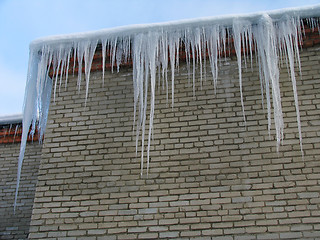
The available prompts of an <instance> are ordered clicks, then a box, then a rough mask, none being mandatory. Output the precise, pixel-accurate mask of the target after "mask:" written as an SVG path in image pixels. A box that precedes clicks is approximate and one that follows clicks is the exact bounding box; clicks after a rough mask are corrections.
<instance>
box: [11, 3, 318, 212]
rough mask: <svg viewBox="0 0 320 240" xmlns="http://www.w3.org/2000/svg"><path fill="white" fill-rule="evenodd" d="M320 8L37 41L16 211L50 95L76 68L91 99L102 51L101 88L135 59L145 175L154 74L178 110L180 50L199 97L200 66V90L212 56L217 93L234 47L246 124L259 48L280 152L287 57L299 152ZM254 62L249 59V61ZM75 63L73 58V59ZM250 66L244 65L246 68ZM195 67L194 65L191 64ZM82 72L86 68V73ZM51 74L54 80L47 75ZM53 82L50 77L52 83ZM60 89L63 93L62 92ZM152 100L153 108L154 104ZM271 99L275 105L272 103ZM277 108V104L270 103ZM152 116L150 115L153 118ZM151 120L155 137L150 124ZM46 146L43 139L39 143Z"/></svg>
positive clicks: (137, 119)
mask: <svg viewBox="0 0 320 240" xmlns="http://www.w3.org/2000/svg"><path fill="white" fill-rule="evenodd" d="M317 17H320V5H318V6H315V7H310V8H305V9H291V10H286V11H274V12H270V13H264V14H253V15H245V16H231V17H225V18H221V17H218V18H206V19H198V20H184V21H180V22H173V23H164V24H152V25H137V26H132V27H122V28H116V29H110V30H102V31H96V32H91V33H87V34H75V35H67V36H62V37H59V36H58V37H52V38H47V39H40V40H37V41H34V42H33V43H32V44H31V45H30V58H29V70H28V76H27V85H26V95H25V102H24V117H23V134H22V141H21V147H20V155H19V161H18V173H17V187H16V193H15V203H14V209H16V205H17V197H18V190H19V182H20V177H21V169H22V163H23V157H24V152H25V147H26V142H27V137H28V133H29V130H30V126H31V132H30V134H31V135H32V134H34V132H35V128H36V126H37V127H38V129H39V133H40V136H43V134H44V130H45V127H46V121H47V115H48V109H49V104H50V97H51V89H53V92H54V100H55V95H56V92H57V90H58V91H61V85H62V77H64V78H65V88H66V86H67V81H68V73H69V66H70V64H73V69H72V71H73V73H74V72H75V71H77V72H78V80H77V86H78V90H79V91H80V89H81V84H82V81H83V80H82V79H83V77H82V72H83V70H84V75H85V76H84V79H85V82H86V85H85V91H86V93H85V96H86V97H85V99H84V102H86V101H87V98H88V93H89V88H90V71H91V65H92V61H93V57H94V54H95V52H96V48H97V46H98V45H101V50H102V82H103V84H104V75H105V65H106V59H107V57H108V58H110V63H111V68H112V71H113V67H115V66H116V67H117V71H119V68H120V65H121V64H122V63H127V62H128V61H131V60H132V63H133V67H132V68H133V89H134V90H133V91H134V110H133V111H134V128H135V129H134V132H135V134H136V151H137V153H138V147H139V143H140V142H141V174H142V173H143V169H144V165H143V163H144V160H145V159H144V158H145V156H144V152H145V135H146V134H148V139H147V141H148V144H147V170H148V168H149V158H150V146H151V137H152V131H153V119H154V111H155V107H156V106H155V87H156V75H157V73H158V76H160V78H162V79H161V80H160V79H159V86H161V82H162V87H163V89H165V90H166V94H167V100H168V91H169V84H168V77H167V73H168V71H169V70H171V91H172V93H171V94H172V107H173V106H174V105H173V104H174V88H175V80H174V74H175V69H176V68H178V65H179V56H180V52H181V51H182V50H184V54H185V59H186V63H187V69H188V73H190V72H191V71H190V68H191V67H192V85H193V93H194V94H196V92H195V91H196V84H197V83H196V77H195V73H196V69H197V68H198V67H199V68H200V86H202V84H201V83H202V77H203V76H202V75H203V73H204V74H205V71H206V68H205V67H206V66H205V65H206V64H205V62H206V58H207V57H208V58H209V63H210V67H211V73H212V78H213V85H214V89H216V86H217V83H218V62H219V59H222V58H223V59H224V60H226V59H227V57H228V56H229V54H230V52H231V49H232V48H234V50H235V53H236V56H237V63H238V71H239V91H240V98H241V105H242V114H243V118H244V121H245V111H244V105H245V99H244V96H243V90H244V89H243V87H242V81H243V80H242V72H241V71H242V68H243V67H247V65H248V64H247V61H249V60H250V61H251V65H252V55H253V54H252V51H253V50H256V56H257V59H258V63H259V77H260V81H261V92H262V98H264V96H265V98H266V102H267V111H268V129H269V134H270V130H271V125H272V114H271V112H272V110H273V120H274V123H275V129H276V139H277V144H276V145H277V149H279V146H280V143H281V141H282V140H283V132H284V123H283V116H282V107H281V94H280V83H279V65H280V64H279V62H280V61H279V59H280V58H282V57H283V58H285V59H286V60H287V65H288V67H289V74H290V79H291V82H292V88H293V92H294V101H295V106H296V112H297V123H298V131H299V140H300V147H301V151H302V137H301V136H302V130H301V124H300V114H299V102H298V94H297V86H296V77H295V72H294V67H295V62H297V63H298V65H299V67H300V60H299V50H298V45H299V43H301V29H300V28H301V27H303V26H301V22H300V21H301V19H307V23H309V25H310V26H311V28H312V29H313V30H316V29H317V30H318V29H319V20H318V18H317ZM249 56H250V57H249ZM72 58H73V59H72ZM242 61H244V65H243V64H242ZM191 65H192V66H191ZM83 67H84V69H82V68H83ZM49 73H50V74H49ZM49 75H50V76H51V77H52V79H51V78H50V77H49ZM58 84H59V87H58ZM270 91H271V94H270ZM148 99H150V103H149V102H148V101H149V100H148ZM271 100H272V101H271ZM271 102H272V104H271ZM148 111H149V117H147V113H148ZM147 120H149V131H148V133H146V129H145V126H146V123H147ZM40 140H41V137H40Z"/></svg>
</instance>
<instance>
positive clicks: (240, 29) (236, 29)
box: [233, 19, 251, 123]
mask: <svg viewBox="0 0 320 240" xmlns="http://www.w3.org/2000/svg"><path fill="white" fill-rule="evenodd" d="M250 28H251V24H250V22H247V21H241V20H238V19H235V20H234V21H233V40H234V48H235V51H236V55H237V62H238V71H239V88H240V98H241V107H242V116H243V121H244V123H246V115H245V110H244V102H243V91H242V67H241V62H242V60H241V52H242V51H241V50H242V47H243V50H244V51H243V53H244V55H245V40H244V35H245V34H246V32H247V31H248V29H250ZM244 59H245V56H244Z"/></svg>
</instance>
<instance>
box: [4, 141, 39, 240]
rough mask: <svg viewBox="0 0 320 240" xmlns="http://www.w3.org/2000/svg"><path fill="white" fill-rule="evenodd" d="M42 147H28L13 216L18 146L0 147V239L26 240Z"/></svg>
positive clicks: (33, 145)
mask: <svg viewBox="0 0 320 240" xmlns="http://www.w3.org/2000/svg"><path fill="white" fill-rule="evenodd" d="M41 148H42V146H41V145H39V144H38V143H37V142H36V143H27V148H26V153H25V158H24V164H23V169H22V174H21V182H20V189H19V198H18V202H17V208H16V213H15V214H14V212H13V203H14V196H15V190H16V180H17V164H18V156H19V150H20V143H7V144H0V176H1V177H0V239H26V238H27V236H28V233H29V225H30V220H31V213H32V206H33V200H34V194H35V189H36V183H37V176H38V169H39V165H40V158H41Z"/></svg>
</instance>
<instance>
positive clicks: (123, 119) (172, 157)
mask: <svg viewBox="0 0 320 240" xmlns="http://www.w3.org/2000/svg"><path fill="white" fill-rule="evenodd" d="M319 60H320V54H319V50H318V47H313V48H308V49H304V50H303V51H302V52H301V64H302V73H303V76H302V78H301V79H300V77H298V78H297V79H298V80H297V81H298V82H297V85H298V92H299V103H300V114H301V124H302V136H303V149H304V153H305V156H304V159H302V157H301V152H300V146H299V140H298V130H297V123H296V114H295V107H294V99H293V93H292V85H291V82H290V80H289V79H288V74H287V70H286V67H285V63H284V66H283V68H282V71H281V91H282V106H283V113H284V117H285V118H284V122H285V140H284V142H283V145H282V146H281V147H280V151H279V153H277V151H276V142H275V139H274V135H275V132H274V129H273V128H272V132H271V138H269V135H268V130H267V128H268V127H267V114H266V108H265V109H263V108H262V106H261V92H260V82H259V79H258V75H259V73H258V69H257V67H256V66H254V67H253V69H251V68H250V67H248V69H243V94H244V105H245V113H246V117H247V121H246V126H245V124H244V122H243V117H242V109H241V102H240V93H239V84H238V70H237V65H236V61H235V60H234V59H228V61H227V62H221V64H220V66H219V69H220V72H219V73H220V75H219V80H218V86H217V92H216V94H215V92H214V89H213V84H212V81H211V79H210V74H209V67H208V68H207V72H208V74H207V79H206V81H205V80H204V81H203V86H202V87H201V86H200V78H199V74H196V77H197V81H196V84H197V86H196V95H195V96H193V91H192V86H191V85H190V84H188V75H187V69H186V65H185V64H183V63H181V65H180V69H179V73H177V74H176V80H175V81H176V88H175V105H174V107H173V108H171V103H170V102H169V103H167V101H166V94H165V91H163V90H162V89H157V95H156V109H155V120H154V134H153V136H154V138H153V141H152V145H151V152H150V155H151V161H150V170H149V174H148V175H147V174H146V172H145V171H144V173H143V175H142V176H140V152H138V156H136V154H135V135H134V134H133V127H132V125H133V88H132V73H131V72H132V69H124V70H121V71H120V72H119V73H114V74H111V73H106V79H105V85H104V86H103V85H102V81H101V77H102V74H101V72H95V73H92V74H91V76H92V77H91V82H90V88H89V96H88V101H87V104H86V106H85V104H84V98H85V90H84V88H85V87H84V84H83V85H82V89H81V92H80V94H78V91H77V86H76V79H75V78H74V79H72V78H70V79H69V83H68V88H67V90H66V91H65V90H64V87H62V88H61V92H60V93H57V96H56V102H55V103H53V102H52V103H51V107H50V112H49V120H48V126H47V131H46V135H45V143H44V146H43V155H42V158H43V159H42V162H41V166H40V171H39V178H38V185H37V189H36V195H35V203H34V209H33V214H32V222H31V228H30V232H31V234H30V236H29V237H30V239H168V238H175V239H192V238H200V239H215V238H216V239H278V238H283V239H294V238H298V239H301V238H304V239H307V238H310V239H314V238H316V237H320V224H319V223H320V196H319V192H320V187H319V186H320V185H319V183H320V161H319V160H320V117H319V116H320V92H319V90H320V68H319V63H320V62H319ZM169 75H170V74H169ZM69 77H70V76H69ZM191 82H192V79H191ZM169 85H170V84H169ZM169 99H170V94H169Z"/></svg>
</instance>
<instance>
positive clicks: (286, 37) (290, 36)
mask: <svg viewBox="0 0 320 240" xmlns="http://www.w3.org/2000/svg"><path fill="white" fill-rule="evenodd" d="M297 31H298V30H297V22H295V21H294V19H293V18H289V19H287V20H286V21H285V22H281V23H280V24H279V31H278V32H279V34H280V41H281V42H280V44H282V45H283V46H285V47H286V53H287V58H288V59H289V67H290V78H291V81H292V88H293V96H294V102H295V108H296V115H297V124H298V131H299V140H300V150H301V154H302V156H303V148H302V130H301V123H300V111H299V100H298V90H297V83H296V76H295V72H294V59H295V57H296V59H297V61H298V66H299V72H300V73H301V64H300V57H299V46H298V32H297Z"/></svg>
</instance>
